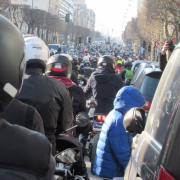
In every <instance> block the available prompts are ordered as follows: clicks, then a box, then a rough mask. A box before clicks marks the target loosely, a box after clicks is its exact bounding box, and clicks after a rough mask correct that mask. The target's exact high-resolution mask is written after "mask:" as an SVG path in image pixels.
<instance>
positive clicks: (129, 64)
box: [124, 61, 132, 70]
mask: <svg viewBox="0 0 180 180" xmlns="http://www.w3.org/2000/svg"><path fill="white" fill-rule="evenodd" d="M124 66H125V69H128V70H130V69H131V67H132V63H131V62H130V61H126V62H125V65H124Z"/></svg>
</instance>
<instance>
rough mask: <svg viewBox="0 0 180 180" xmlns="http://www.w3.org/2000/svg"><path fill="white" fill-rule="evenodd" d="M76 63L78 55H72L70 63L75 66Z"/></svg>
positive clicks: (77, 62)
mask: <svg viewBox="0 0 180 180" xmlns="http://www.w3.org/2000/svg"><path fill="white" fill-rule="evenodd" d="M78 64H79V61H78V57H77V56H73V57H72V65H73V66H75V65H78Z"/></svg>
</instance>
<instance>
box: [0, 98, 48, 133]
mask: <svg viewBox="0 0 180 180" xmlns="http://www.w3.org/2000/svg"><path fill="white" fill-rule="evenodd" d="M1 118H3V119H6V121H8V122H9V123H11V124H17V125H19V126H23V127H26V128H28V129H30V130H33V131H37V132H39V133H41V134H44V135H45V132H44V125H43V120H42V118H41V116H40V115H39V113H38V112H37V111H36V109H35V108H34V107H32V106H29V105H27V104H24V103H22V102H20V101H19V100H17V99H14V100H13V101H12V103H11V104H10V105H9V106H8V107H7V108H6V110H5V111H4V112H3V113H2V114H1Z"/></svg>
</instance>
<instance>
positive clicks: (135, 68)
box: [134, 63, 140, 72]
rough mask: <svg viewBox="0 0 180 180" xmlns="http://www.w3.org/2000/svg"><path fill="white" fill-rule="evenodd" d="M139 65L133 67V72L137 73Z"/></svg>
mask: <svg viewBox="0 0 180 180" xmlns="http://www.w3.org/2000/svg"><path fill="white" fill-rule="evenodd" d="M139 65H140V63H137V64H136V65H135V66H134V72H136V71H137V68H138V67H139Z"/></svg>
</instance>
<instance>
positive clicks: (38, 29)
mask: <svg viewBox="0 0 180 180" xmlns="http://www.w3.org/2000/svg"><path fill="white" fill-rule="evenodd" d="M37 35H38V37H40V28H39V27H38V28H37Z"/></svg>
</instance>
